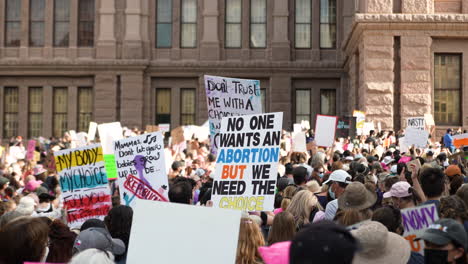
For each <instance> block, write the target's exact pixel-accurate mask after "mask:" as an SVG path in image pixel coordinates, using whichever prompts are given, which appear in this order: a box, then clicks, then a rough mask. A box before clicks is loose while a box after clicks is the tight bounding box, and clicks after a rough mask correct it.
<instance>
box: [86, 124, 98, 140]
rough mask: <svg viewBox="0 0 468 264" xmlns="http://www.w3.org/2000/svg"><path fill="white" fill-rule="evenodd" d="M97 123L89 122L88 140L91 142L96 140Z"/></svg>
mask: <svg viewBox="0 0 468 264" xmlns="http://www.w3.org/2000/svg"><path fill="white" fill-rule="evenodd" d="M97 127H98V125H97V123H96V122H90V123H89V129H88V140H89V141H93V140H94V139H95V138H96V131H97Z"/></svg>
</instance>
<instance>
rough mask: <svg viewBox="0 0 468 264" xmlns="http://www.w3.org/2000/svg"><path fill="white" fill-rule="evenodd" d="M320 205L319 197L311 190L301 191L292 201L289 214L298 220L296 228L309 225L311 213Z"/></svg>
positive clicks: (288, 210)
mask: <svg viewBox="0 0 468 264" xmlns="http://www.w3.org/2000/svg"><path fill="white" fill-rule="evenodd" d="M317 205H318V200H317V197H316V196H315V195H314V194H313V193H311V192H310V191H309V190H302V191H299V192H298V193H297V194H296V195H294V197H293V198H292V200H291V204H290V205H289V206H288V209H287V212H289V213H291V214H292V215H293V216H294V219H295V220H296V226H298V227H302V226H304V225H306V224H308V223H309V222H310V221H309V216H310V213H311V211H312V210H313V209H315V208H316V207H317Z"/></svg>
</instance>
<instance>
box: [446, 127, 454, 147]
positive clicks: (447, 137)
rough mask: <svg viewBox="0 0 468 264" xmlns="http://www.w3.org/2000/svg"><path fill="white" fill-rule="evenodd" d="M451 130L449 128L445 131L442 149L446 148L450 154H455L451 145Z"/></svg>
mask: <svg viewBox="0 0 468 264" xmlns="http://www.w3.org/2000/svg"><path fill="white" fill-rule="evenodd" d="M452 135H453V130H452V129H451V128H448V129H447V133H445V135H444V147H446V148H448V149H449V150H450V152H451V153H454V152H455V146H454V145H453V137H452Z"/></svg>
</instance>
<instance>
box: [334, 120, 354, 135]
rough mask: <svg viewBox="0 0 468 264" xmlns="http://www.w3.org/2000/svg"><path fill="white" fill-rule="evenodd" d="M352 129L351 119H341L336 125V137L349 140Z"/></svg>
mask: <svg viewBox="0 0 468 264" xmlns="http://www.w3.org/2000/svg"><path fill="white" fill-rule="evenodd" d="M350 128H351V117H340V118H339V119H338V124H337V125H336V137H337V138H348V137H349V136H350V134H349V132H350V131H349V129H350Z"/></svg>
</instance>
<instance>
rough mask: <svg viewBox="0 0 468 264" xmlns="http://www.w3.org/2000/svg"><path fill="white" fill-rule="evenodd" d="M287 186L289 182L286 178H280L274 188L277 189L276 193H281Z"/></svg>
mask: <svg viewBox="0 0 468 264" xmlns="http://www.w3.org/2000/svg"><path fill="white" fill-rule="evenodd" d="M293 183H294V182H293ZM289 184H290V181H289V178H288V177H280V178H279V179H278V181H277V183H276V187H277V188H278V191H280V192H282V191H284V189H286V187H288V185H289Z"/></svg>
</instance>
